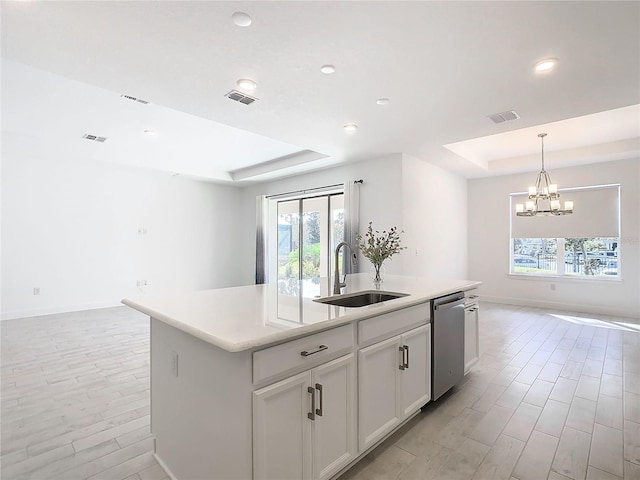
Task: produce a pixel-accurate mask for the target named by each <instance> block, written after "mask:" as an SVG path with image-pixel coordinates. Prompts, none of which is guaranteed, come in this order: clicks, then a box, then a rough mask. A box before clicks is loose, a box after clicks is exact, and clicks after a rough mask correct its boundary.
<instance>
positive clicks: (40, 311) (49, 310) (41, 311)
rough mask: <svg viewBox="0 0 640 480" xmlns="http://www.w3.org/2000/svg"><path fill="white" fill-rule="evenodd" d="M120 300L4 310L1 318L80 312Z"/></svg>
mask: <svg viewBox="0 0 640 480" xmlns="http://www.w3.org/2000/svg"><path fill="white" fill-rule="evenodd" d="M119 306H122V303H120V302H119V301H118V302H96V303H85V304H83V305H70V306H69V305H67V306H64V307H45V308H34V309H29V310H14V311H13V312H2V318H0V320H14V319H16V318H28V317H41V316H43V315H54V314H56V313H68V312H80V311H82V310H96V309H98V308H109V307H119Z"/></svg>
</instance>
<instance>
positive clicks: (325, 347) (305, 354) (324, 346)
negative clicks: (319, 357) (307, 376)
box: [300, 345, 329, 357]
mask: <svg viewBox="0 0 640 480" xmlns="http://www.w3.org/2000/svg"><path fill="white" fill-rule="evenodd" d="M327 348H329V347H327V346H326V345H320V346H319V347H318V349H317V350H314V351H313V352H307V351H306V350H303V351H302V352H300V355H302V356H303V357H308V356H309V355H313V354H314V353H318V352H321V351H323V350H326V349H327Z"/></svg>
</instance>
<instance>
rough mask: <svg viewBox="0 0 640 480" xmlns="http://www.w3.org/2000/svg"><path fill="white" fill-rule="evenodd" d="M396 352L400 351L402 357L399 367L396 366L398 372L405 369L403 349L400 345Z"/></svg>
mask: <svg viewBox="0 0 640 480" xmlns="http://www.w3.org/2000/svg"><path fill="white" fill-rule="evenodd" d="M398 350H399V351H400V354H401V355H402V360H400V365H398V368H399V369H400V370H404V369H405V368H406V367H405V365H406V364H405V363H404V347H403V346H402V345H400V346H399V347H398Z"/></svg>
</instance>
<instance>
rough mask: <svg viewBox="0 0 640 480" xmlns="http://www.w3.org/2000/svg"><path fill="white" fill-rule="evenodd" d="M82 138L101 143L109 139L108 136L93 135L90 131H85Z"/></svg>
mask: <svg viewBox="0 0 640 480" xmlns="http://www.w3.org/2000/svg"><path fill="white" fill-rule="evenodd" d="M82 138H86V139H87V140H93V141H94V142H100V143H104V142H105V141H106V140H107V137H98V136H97V135H91V134H90V133H85V134H84V135H82Z"/></svg>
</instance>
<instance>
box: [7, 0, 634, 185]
mask: <svg viewBox="0 0 640 480" xmlns="http://www.w3.org/2000/svg"><path fill="white" fill-rule="evenodd" d="M235 11H244V12H247V13H248V14H250V15H251V17H252V18H253V24H252V25H251V26H250V27H246V28H242V27H238V26H236V25H234V24H233V23H232V21H231V15H232V13H233V12H235ZM546 57H556V58H558V59H559V65H558V68H557V69H556V71H554V72H552V73H550V74H546V75H536V74H534V73H533V71H532V66H533V65H534V64H535V62H536V61H537V60H539V59H542V58H546ZM2 58H3V83H2V114H3V125H2V128H3V130H6V129H12V130H16V131H19V132H21V133H25V134H30V135H34V136H41V135H42V136H44V135H49V136H50V138H51V139H53V140H55V141H56V142H68V143H67V144H66V147H69V148H71V144H76V143H77V144H78V145H80V146H77V147H76V148H77V150H78V151H80V152H86V154H87V155H91V156H93V157H96V158H98V159H104V160H109V159H112V160H113V159H114V158H118V161H126V162H129V163H131V164H133V165H138V166H152V167H153V168H162V169H165V170H170V171H178V172H181V173H185V174H190V175H195V176H200V177H203V178H210V179H214V180H219V181H233V180H235V181H243V180H244V181H246V180H247V179H248V180H250V179H252V178H255V179H258V178H267V177H274V176H278V175H285V174H290V173H292V172H294V171H295V172H300V171H304V170H307V169H313V168H321V167H326V166H327V165H332V164H336V163H338V162H343V161H357V160H366V159H369V158H375V157H379V156H382V155H385V154H389V153H397V152H404V153H407V154H410V155H413V156H416V157H418V158H422V159H424V160H427V161H429V162H432V163H435V164H437V165H441V166H443V167H446V168H449V169H451V170H454V171H457V172H460V173H461V174H463V175H465V176H468V177H473V176H479V175H491V174H502V173H509V172H511V171H522V170H527V169H528V170H535V169H537V168H538V167H539V139H538V138H537V133H538V132H539V131H541V130H542V129H548V130H549V131H548V132H547V133H549V137H547V145H548V151H549V152H550V157H551V158H550V159H551V160H552V157H553V156H554V155H552V154H551V153H554V154H555V155H556V156H557V157H558V158H560V157H562V156H563V155H564V158H565V160H564V164H579V163H580V162H585V161H587V162H588V161H602V160H607V159H613V158H620V156H621V155H637V154H638V150H639V148H638V138H639V137H640V131H639V130H640V127H639V126H638V123H637V105H638V104H640V3H638V2H537V1H534V2H394V1H388V2H342V1H336V2H196V1H190V2H182V1H178V2H173V1H163V2H137V1H131V2H127V1H124V2H110V1H103V2H100V1H96V2H66V1H63V2H57V1H48V2H36V1H22V2H2ZM324 64H333V65H335V66H336V68H337V71H336V73H335V74H333V75H324V74H322V73H320V67H321V66H322V65H324ZM28 66H29V67H28ZM31 67H35V68H31ZM247 77H248V78H252V79H254V80H255V81H256V82H257V83H258V88H257V90H256V91H255V93H254V94H253V95H254V96H256V97H257V98H258V99H259V100H258V101H257V102H255V103H254V104H252V105H249V106H245V105H241V104H239V103H236V102H232V101H230V100H229V99H227V98H225V97H224V94H225V93H227V92H228V91H229V90H231V89H232V88H235V82H236V80H237V79H239V78H247ZM120 94H128V95H132V96H136V97H139V98H143V99H145V100H148V101H149V102H151V104H150V105H146V106H144V105H139V104H134V103H127V102H128V101H126V100H123V99H122V98H121V97H120ZM75 96H77V97H78V98H74V97H75ZM380 97H388V98H390V100H391V101H390V103H389V104H388V105H386V106H380V105H377V104H376V99H377V98H380ZM18 99H19V100H18ZM630 106H635V107H632V108H630V109H625V108H624V107H630ZM634 108H635V110H634ZM505 110H515V111H516V112H518V114H519V115H520V117H521V118H520V119H518V120H514V121H512V122H505V123H502V124H497V125H496V124H494V123H492V122H491V121H490V120H489V119H487V118H486V116H487V115H490V114H492V113H496V112H501V111H505ZM610 110H613V111H614V112H609V113H603V114H602V116H598V115H592V114H596V113H600V112H607V111H610ZM625 112H626V116H625ZM633 115H636V118H635V120H634V118H633ZM576 117H581V118H582V120H581V121H580V120H579V119H578V120H577V121H578V123H576V124H575V125H572V124H568V125H567V124H565V125H564V126H563V124H562V122H563V121H568V120H569V119H574V118H576ZM621 118H624V119H625V120H623V121H620V119H621ZM345 123H356V124H358V125H359V128H358V131H357V133H356V134H354V135H347V134H345V133H344V131H343V129H342V126H343V125H344V124H345ZM548 124H551V125H548ZM554 125H555V127H556V130H552V128H554ZM558 125H560V126H562V128H560V127H558ZM576 125H577V126H578V127H579V128H575V126H576ZM147 128H152V129H154V130H157V131H158V135H157V136H155V137H149V136H145V135H143V134H142V133H141V131H142V130H144V129H147ZM576 130H577V133H576ZM600 130H602V131H605V130H606V131H607V132H609V133H608V134H607V135H609V136H607V135H594V132H598V131H600ZM516 131H517V132H516ZM567 132H572V133H571V135H569V134H568V133H567ZM83 133H94V134H96V135H102V136H107V137H109V140H108V141H107V142H105V143H104V144H94V143H92V142H88V141H86V140H82V139H81V138H79V137H81V135H82V134H83ZM552 133H553V135H552ZM529 137H531V138H529ZM562 137H564V139H562ZM569 138H570V139H569ZM473 139H479V140H476V141H475V143H473V142H472V143H470V144H467V145H465V144H464V142H465V141H468V140H473ZM53 140H52V141H53ZM82 142H84V143H82ZM554 142H555V144H554ZM525 143H526V146H525ZM444 145H448V146H449V147H451V146H452V145H456V146H457V147H458V150H455V148H454V149H453V150H454V151H455V152H456V153H454V151H452V150H450V149H449V148H445V147H444ZM463 147H464V148H463ZM99 148H101V149H102V150H99ZM324 156H327V157H328V158H325V157H324ZM566 158H569V159H570V160H566ZM558 161H559V162H560V160H558ZM234 171H235V172H236V174H235V175H234V174H233V172H234Z"/></svg>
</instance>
